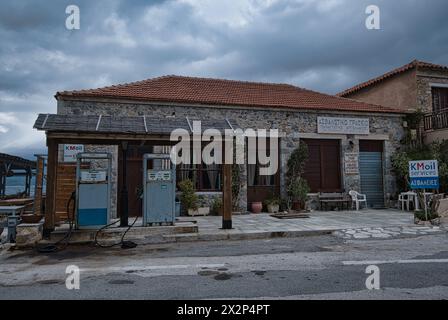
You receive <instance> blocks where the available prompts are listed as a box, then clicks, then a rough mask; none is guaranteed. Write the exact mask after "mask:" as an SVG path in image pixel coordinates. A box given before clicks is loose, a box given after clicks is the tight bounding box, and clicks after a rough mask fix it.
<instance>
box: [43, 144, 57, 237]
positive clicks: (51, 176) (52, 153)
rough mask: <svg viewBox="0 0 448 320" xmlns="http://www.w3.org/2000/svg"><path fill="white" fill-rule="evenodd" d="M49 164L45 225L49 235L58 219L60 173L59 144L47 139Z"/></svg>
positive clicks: (45, 230)
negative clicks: (57, 198)
mask: <svg viewBox="0 0 448 320" xmlns="http://www.w3.org/2000/svg"><path fill="white" fill-rule="evenodd" d="M47 147H48V163H47V190H46V199H45V224H44V232H45V233H46V234H48V233H49V232H51V231H53V230H54V226H55V217H56V188H57V180H58V179H57V172H58V170H57V169H58V143H57V141H56V140H54V139H49V138H47Z"/></svg>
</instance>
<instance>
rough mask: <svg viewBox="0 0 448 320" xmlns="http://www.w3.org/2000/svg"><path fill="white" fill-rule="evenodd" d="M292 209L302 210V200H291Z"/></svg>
mask: <svg viewBox="0 0 448 320" xmlns="http://www.w3.org/2000/svg"><path fill="white" fill-rule="evenodd" d="M292 210H296V211H300V210H302V202H301V201H293V202H292Z"/></svg>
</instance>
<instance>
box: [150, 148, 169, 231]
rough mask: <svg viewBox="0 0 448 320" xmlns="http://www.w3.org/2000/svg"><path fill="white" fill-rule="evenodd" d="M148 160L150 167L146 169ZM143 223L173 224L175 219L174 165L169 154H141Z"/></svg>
mask: <svg viewBox="0 0 448 320" xmlns="http://www.w3.org/2000/svg"><path fill="white" fill-rule="evenodd" d="M148 161H151V162H152V168H151V169H148ZM143 181H144V183H143V225H144V226H147V225H153V224H163V223H166V224H171V225H173V224H174V221H175V219H176V204H175V202H176V166H175V165H174V164H173V163H172V162H171V158H170V155H169V154H145V155H144V156H143Z"/></svg>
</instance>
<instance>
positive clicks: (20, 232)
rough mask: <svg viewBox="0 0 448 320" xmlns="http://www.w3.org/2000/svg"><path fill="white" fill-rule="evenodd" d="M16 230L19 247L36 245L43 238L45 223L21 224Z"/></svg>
mask: <svg viewBox="0 0 448 320" xmlns="http://www.w3.org/2000/svg"><path fill="white" fill-rule="evenodd" d="M16 230H17V235H16V245H17V247H34V246H35V245H36V244H37V243H38V242H39V241H40V240H42V233H43V223H30V224H25V223H23V224H19V225H18V226H17V229H16Z"/></svg>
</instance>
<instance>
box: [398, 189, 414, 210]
mask: <svg viewBox="0 0 448 320" xmlns="http://www.w3.org/2000/svg"><path fill="white" fill-rule="evenodd" d="M398 202H400V203H401V210H402V211H404V205H405V204H406V210H407V211H410V210H411V206H410V204H411V202H412V205H413V206H414V207H415V203H414V195H413V194H411V193H409V192H403V193H401V194H400V195H399V196H398Z"/></svg>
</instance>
